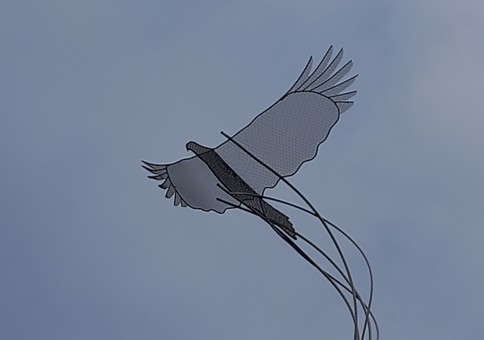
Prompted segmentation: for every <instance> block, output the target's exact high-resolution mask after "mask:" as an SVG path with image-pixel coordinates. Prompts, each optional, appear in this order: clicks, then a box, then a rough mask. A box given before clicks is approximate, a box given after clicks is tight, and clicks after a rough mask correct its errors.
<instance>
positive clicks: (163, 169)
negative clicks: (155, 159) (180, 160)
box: [141, 161, 188, 207]
mask: <svg viewBox="0 0 484 340" xmlns="http://www.w3.org/2000/svg"><path fill="white" fill-rule="evenodd" d="M141 162H143V164H142V165H141V166H142V167H143V168H145V169H146V170H148V171H149V172H151V173H152V174H153V176H148V178H150V179H154V180H157V181H163V183H161V184H160V185H158V186H159V187H160V188H161V189H165V190H166V195H165V197H166V198H171V197H172V196H173V195H175V200H174V205H175V206H178V205H181V206H182V207H186V206H188V205H187V203H186V202H185V201H184V200H183V199H182V198H181V196H180V194H178V192H177V191H176V189H175V187H174V186H173V183H172V182H171V180H170V176H169V175H168V171H167V166H166V165H164V164H154V163H148V162H146V161H141Z"/></svg>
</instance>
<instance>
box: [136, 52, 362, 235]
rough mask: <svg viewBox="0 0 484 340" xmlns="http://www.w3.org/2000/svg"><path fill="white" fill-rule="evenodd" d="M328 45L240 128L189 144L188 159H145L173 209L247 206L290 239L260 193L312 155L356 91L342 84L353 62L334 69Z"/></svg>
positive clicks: (289, 230)
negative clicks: (213, 140) (214, 140)
mask: <svg viewBox="0 0 484 340" xmlns="http://www.w3.org/2000/svg"><path fill="white" fill-rule="evenodd" d="M332 54H333V47H332V46H331V47H330V48H329V49H328V51H327V52H326V54H325V55H324V57H323V59H322V60H321V62H320V63H319V64H318V66H317V67H316V68H315V70H314V71H313V72H312V73H311V66H312V57H311V58H310V59H309V61H308V63H307V64H306V66H305V67H304V70H303V71H302V73H301V75H300V76H299V78H298V79H297V80H296V82H295V83H294V85H293V86H292V87H291V88H290V89H289V90H288V91H287V92H286V93H285V94H284V95H283V96H282V97H281V98H280V99H279V100H277V101H276V102H275V103H274V104H273V105H272V106H270V107H269V108H268V109H266V110H265V111H263V112H262V113H260V114H259V115H258V116H256V117H255V118H254V119H253V120H252V121H251V122H250V123H249V124H247V125H246V126H245V127H243V128H242V129H241V130H240V131H238V132H237V133H235V134H234V135H233V136H231V137H228V136H227V137H228V139H227V140H226V141H225V142H223V143H221V144H220V145H218V146H216V147H214V148H210V147H205V146H202V145H200V144H198V143H196V142H193V141H190V142H188V143H187V145H186V148H187V150H189V151H191V152H193V153H194V156H192V157H190V158H185V159H182V160H179V161H177V162H175V163H171V164H155V163H149V162H145V161H143V167H144V168H145V169H146V170H148V171H149V172H151V174H152V175H151V176H148V177H149V178H151V179H154V180H157V181H163V182H162V183H161V184H160V185H159V187H160V188H162V189H165V190H166V197H167V198H171V197H173V196H174V204H175V206H178V205H181V206H182V207H187V206H188V207H191V208H194V209H200V210H204V211H212V210H213V211H215V212H218V213H224V212H225V211H226V210H227V209H231V208H237V207H245V208H246V209H249V210H250V211H252V212H253V213H256V214H258V215H259V216H261V217H263V218H265V219H266V221H267V222H270V223H271V224H272V225H275V226H277V227H278V228H280V230H281V231H283V232H284V233H286V235H288V236H290V237H291V238H293V239H296V232H295V229H294V227H293V225H292V223H291V221H289V218H288V217H287V216H286V215H285V214H284V213H282V212H281V211H279V210H278V209H276V208H275V207H273V206H272V205H270V204H269V203H268V202H267V200H265V199H264V197H263V195H264V191H265V189H267V188H273V187H275V186H276V184H277V183H278V182H279V181H280V180H281V179H283V178H285V177H288V176H292V175H294V174H295V173H296V172H297V171H298V169H299V168H300V167H301V165H302V164H303V163H304V162H307V161H310V160H312V159H313V158H314V157H316V154H317V152H318V147H319V145H320V144H321V143H322V142H324V141H325V140H326V138H327V137H328V135H329V133H330V131H331V129H332V128H333V126H334V125H335V124H336V122H338V120H339V117H340V115H341V114H342V113H343V112H345V111H346V110H348V109H349V108H350V107H351V106H352V104H353V102H352V101H351V100H350V99H351V98H352V97H353V96H354V95H355V94H356V91H345V90H346V89H347V88H348V87H349V86H350V85H351V84H352V83H353V82H354V81H355V79H356V77H357V76H356V75H355V76H352V77H349V78H347V79H345V80H344V79H343V78H345V76H346V75H347V74H348V72H349V71H350V69H351V67H352V66H353V63H352V62H351V61H349V62H347V63H346V64H344V65H343V66H341V67H339V65H340V63H341V60H342V58H343V49H341V50H340V51H339V52H338V53H337V54H336V56H335V57H334V58H332Z"/></svg>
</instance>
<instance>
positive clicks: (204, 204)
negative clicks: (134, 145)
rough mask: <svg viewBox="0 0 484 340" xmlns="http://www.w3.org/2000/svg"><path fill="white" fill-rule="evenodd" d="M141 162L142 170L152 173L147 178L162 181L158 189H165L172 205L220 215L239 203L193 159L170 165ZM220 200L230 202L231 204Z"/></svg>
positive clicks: (211, 174) (203, 164) (200, 163)
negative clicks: (171, 200)
mask: <svg viewBox="0 0 484 340" xmlns="http://www.w3.org/2000/svg"><path fill="white" fill-rule="evenodd" d="M143 163H144V165H143V167H144V168H145V169H146V170H148V171H149V172H151V173H152V174H153V175H152V176H148V177H149V178H151V179H154V180H158V181H163V182H162V183H161V184H160V185H159V187H160V188H161V189H164V190H166V194H165V197H166V198H171V197H173V196H174V204H175V206H178V205H181V206H182V207H186V206H189V207H191V208H194V209H200V210H204V211H211V210H213V211H215V212H218V213H223V212H225V210H227V209H229V208H233V207H235V206H238V205H239V204H240V203H239V202H238V201H237V200H235V199H234V198H233V197H232V196H230V195H228V194H227V193H226V192H224V191H223V190H222V189H220V186H219V185H222V183H220V181H219V179H218V178H217V177H216V176H215V175H214V173H213V172H212V171H210V169H209V168H208V167H207V166H206V165H205V163H204V162H203V161H201V160H200V158H198V157H197V156H194V157H191V158H185V159H182V160H179V161H178V162H175V163H171V164H154V163H148V162H145V161H143ZM220 199H223V200H224V201H226V202H230V203H231V205H228V204H225V203H223V202H222V201H220Z"/></svg>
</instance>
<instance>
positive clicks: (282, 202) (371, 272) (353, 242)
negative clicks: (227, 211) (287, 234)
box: [225, 192, 380, 339]
mask: <svg viewBox="0 0 484 340" xmlns="http://www.w3.org/2000/svg"><path fill="white" fill-rule="evenodd" d="M231 194H233V195H237V194H244V195H246V196H247V195H248V196H254V197H260V198H262V199H266V200H270V201H274V202H277V203H281V204H284V205H287V206H290V207H292V208H295V209H298V210H300V211H302V212H304V213H307V214H309V215H311V216H314V217H317V216H316V215H315V214H314V212H312V211H311V210H308V209H306V208H304V207H301V206H299V205H297V204H294V203H292V202H288V201H284V200H281V199H279V198H276V197H271V196H265V195H259V194H251V193H243V192H240V193H239V192H232V193H231ZM225 203H226V204H227V203H229V202H225ZM323 219H324V221H325V222H326V223H328V224H329V225H330V226H331V227H333V228H334V229H336V231H338V232H339V233H340V234H342V235H343V236H344V237H345V238H346V239H347V240H348V241H350V242H351V243H352V244H353V245H354V246H355V247H356V249H357V250H358V252H359V253H360V255H361V256H362V257H363V260H364V261H365V264H366V267H367V269H368V274H369V279H370V289H369V296H368V304H367V305H366V304H365V305H364V306H363V305H362V308H363V309H364V310H365V311H366V314H365V316H366V317H365V323H364V326H363V332H362V338H364V335H365V327H366V324H367V323H368V324H369V320H368V318H369V315H371V316H372V319H373V322H374V323H375V327H376V331H377V339H378V338H379V333H380V332H379V328H378V323H377V322H376V319H375V317H374V316H373V314H372V313H371V304H372V302H373V286H374V281H373V271H372V269H371V265H370V261H369V260H368V257H367V256H366V254H365V252H364V251H363V249H361V247H360V246H359V245H358V243H356V241H355V240H354V239H353V238H352V237H351V236H349V235H348V234H347V233H346V232H345V231H344V230H343V229H341V228H340V227H338V226H337V225H335V224H334V223H332V222H331V221H329V220H328V219H326V218H324V217H323ZM296 234H297V235H299V236H300V237H301V238H302V239H303V240H304V241H305V242H306V243H308V244H310V245H311V246H312V247H313V248H314V249H316V250H317V251H318V252H319V253H320V254H321V255H322V256H324V257H325V258H326V259H327V260H328V261H329V262H330V263H331V264H332V265H333V267H335V268H336V270H337V271H338V272H339V274H340V275H341V276H342V277H343V278H344V279H345V281H346V282H347V283H348V284H350V282H349V281H348V279H347V278H346V276H345V275H344V274H343V273H342V271H341V269H340V268H339V266H338V265H337V264H336V263H334V261H333V260H332V259H330V258H329V256H328V255H327V254H326V253H325V252H324V251H323V250H321V249H320V248H319V247H318V246H316V245H315V244H314V243H312V242H311V241H310V240H309V239H306V238H305V237H304V236H303V235H301V234H299V233H297V232H296ZM345 288H347V287H346V286H345ZM356 294H357V295H359V294H358V291H356ZM360 299H361V297H360ZM360 299H358V300H359V301H360V304H361V303H362V301H361V300H360ZM368 332H369V333H370V334H369V337H370V339H371V329H368Z"/></svg>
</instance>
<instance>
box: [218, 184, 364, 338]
mask: <svg viewBox="0 0 484 340" xmlns="http://www.w3.org/2000/svg"><path fill="white" fill-rule="evenodd" d="M220 188H221V189H222V190H224V191H225V192H226V193H227V194H229V195H231V194H230V192H229V191H227V190H226V189H225V188H223V187H221V186H220ZM232 197H233V198H234V199H236V200H237V201H239V202H240V203H241V204H244V205H245V206H246V207H247V208H248V209H242V208H241V207H238V206H235V205H234V204H232V203H230V202H227V201H225V200H223V199H220V198H217V200H219V201H221V202H224V203H227V204H229V205H231V206H234V207H235V208H239V209H242V210H245V211H248V212H250V213H252V214H254V215H256V216H258V217H260V218H262V219H263V220H264V221H265V222H266V223H267V224H269V226H270V227H271V228H272V229H273V230H274V231H275V232H276V234H277V235H279V236H280V237H281V238H282V239H283V240H284V241H286V242H287V243H288V244H289V245H290V246H291V247H292V248H293V249H294V250H295V251H296V252H297V253H298V254H299V255H301V256H302V257H303V258H304V259H305V260H306V261H308V262H309V263H310V264H311V265H312V266H314V267H315V268H316V269H317V270H318V271H319V272H320V273H321V274H322V275H323V276H324V277H325V278H326V279H327V280H328V281H329V282H330V283H331V285H332V286H333V287H334V288H335V289H336V291H337V292H338V294H339V295H340V296H341V298H342V299H343V301H344V303H345V305H346V307H347V308H348V311H349V313H350V315H351V318H352V320H353V325H354V327H355V340H357V339H360V337H359V331H358V323H357V319H356V315H355V313H354V311H353V309H352V308H351V304H350V302H349V301H348V299H347V298H346V296H345V295H344V293H343V292H342V291H341V289H340V288H339V287H338V285H337V283H338V284H340V285H342V286H343V287H345V286H344V285H343V284H342V283H341V282H340V281H339V280H337V279H336V278H334V277H333V276H332V275H331V274H329V273H328V272H326V271H325V270H324V269H322V268H321V267H320V266H319V265H318V264H317V263H316V262H314V260H313V259H312V258H311V257H310V256H309V255H307V254H306V252H304V250H302V249H301V248H300V247H299V246H298V245H297V244H295V243H294V242H293V241H292V240H291V239H290V238H289V237H288V236H287V235H286V234H284V233H283V232H282V231H281V230H280V229H279V228H278V227H277V226H275V225H274V224H273V223H272V222H271V221H270V220H269V218H268V217H267V216H266V214H265V212H264V214H261V213H259V212H258V211H256V210H254V209H253V208H251V207H250V206H248V205H246V204H245V203H244V202H243V201H242V200H240V199H239V198H237V197H235V196H232ZM262 209H264V208H263V207H262ZM346 288H347V287H346ZM347 290H348V291H351V290H350V289H349V288H348V289H347Z"/></svg>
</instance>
